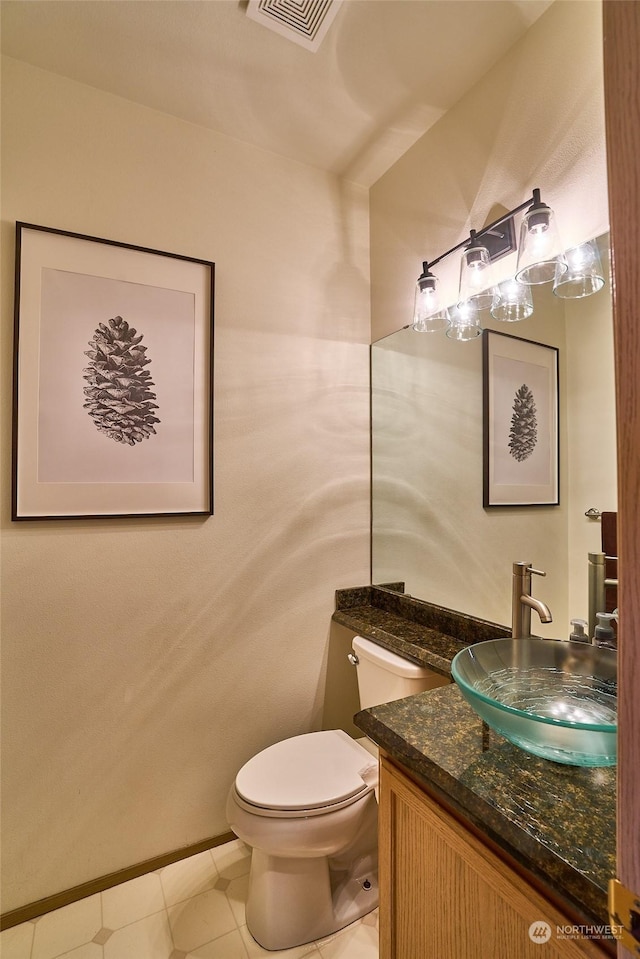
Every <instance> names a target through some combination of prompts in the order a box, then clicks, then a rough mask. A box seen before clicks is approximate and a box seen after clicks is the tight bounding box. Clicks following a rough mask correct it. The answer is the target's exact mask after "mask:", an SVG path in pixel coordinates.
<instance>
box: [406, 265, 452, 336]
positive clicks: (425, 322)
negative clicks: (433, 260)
mask: <svg viewBox="0 0 640 959" xmlns="http://www.w3.org/2000/svg"><path fill="white" fill-rule="evenodd" d="M448 325H449V316H448V314H447V311H446V310H443V309H441V307H440V297H439V295H438V279H437V277H435V276H434V275H433V273H432V272H431V270H430V269H429V264H428V263H423V264H422V273H421V274H420V276H419V277H418V279H417V282H416V292H415V298H414V303H413V328H414V330H415V331H416V333H438V332H439V331H441V330H446V328H447V327H448Z"/></svg>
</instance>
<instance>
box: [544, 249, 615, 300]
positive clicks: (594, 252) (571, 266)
mask: <svg viewBox="0 0 640 959" xmlns="http://www.w3.org/2000/svg"><path fill="white" fill-rule="evenodd" d="M564 261H565V263H566V269H564V270H561V269H559V268H558V267H559V265H560V264H558V266H556V274H555V280H554V283H553V292H554V293H555V295H556V296H559V297H562V298H563V299H569V298H571V299H575V300H579V299H582V298H583V297H585V296H591V294H592V293H597V292H598V290H601V289H602V287H603V286H604V273H603V271H602V262H601V260H600V253H599V252H598V244H597V242H596V241H595V240H588V241H587V243H582V244H581V245H580V246H577V247H575V248H574V249H573V250H567V252H566V253H565V255H564Z"/></svg>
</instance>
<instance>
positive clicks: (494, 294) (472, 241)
mask: <svg viewBox="0 0 640 959" xmlns="http://www.w3.org/2000/svg"><path fill="white" fill-rule="evenodd" d="M524 210H526V213H525V215H524V217H523V219H522V224H521V228H520V242H519V245H518V264H517V267H516V275H515V277H513V278H512V279H510V280H507V281H505V282H504V283H501V284H500V286H495V285H494V281H493V278H492V275H491V273H492V268H491V267H492V263H493V261H494V260H496V259H498V258H499V257H500V256H503V255H504V254H505V253H510V252H512V251H513V250H515V248H516V246H515V239H514V236H515V231H514V227H513V219H514V217H515V215H516V214H517V213H521V212H523V211H524ZM463 247H464V248H465V249H464V252H463V254H462V259H461V264H460V290H459V296H458V303H457V307H450V308H449V309H446V308H445V307H444V306H443V304H442V302H441V299H440V296H439V292H438V279H437V277H436V276H435V274H434V273H433V271H432V267H434V266H435V265H436V264H437V263H439V262H440V261H441V260H444V259H445V257H448V256H450V255H451V254H452V253H455V252H457V251H458V250H461V249H462V248H463ZM591 247H593V249H591ZM579 251H580V252H579ZM594 251H595V256H594ZM551 281H553V282H554V288H553V292H554V293H555V294H556V296H559V297H564V298H569V297H573V298H576V297H582V296H589V295H590V294H591V293H595V292H597V291H598V290H599V289H601V288H602V286H603V285H604V279H603V277H602V268H601V267H600V262H599V256H598V250H597V246H596V245H595V243H593V241H591V242H590V243H587V244H583V245H582V246H581V247H578V248H576V250H572V251H570V252H569V253H567V254H565V253H564V252H563V249H562V244H561V242H560V238H559V235H558V230H557V227H556V222H555V216H554V213H553V210H552V209H551V208H550V207H549V206H548V205H547V204H546V203H543V202H542V200H541V198H540V190H539V189H535V190H534V191H533V194H532V196H531V197H530V198H529V199H528V200H525V202H524V203H521V204H520V205H519V206H517V207H514V209H513V210H510V211H509V212H508V213H505V214H504V215H503V216H501V217H499V218H498V219H497V220H494V221H493V223H490V224H489V225H488V226H485V227H483V228H482V230H478V231H476V230H471V232H470V235H469V237H468V238H467V239H465V240H463V241H462V242H460V243H457V244H456V246H454V247H452V248H451V249H450V250H447V251H446V253H442V254H441V255H440V256H438V257H436V259H434V260H429V261H427V260H425V261H424V262H423V264H422V273H421V275H420V276H419V277H418V280H417V283H416V291H415V301H414V311H413V329H414V330H415V331H416V332H417V333H434V332H437V331H441V330H445V332H446V334H447V336H449V338H450V339H456V340H468V339H474V338H475V337H476V336H478V335H479V334H480V333H481V332H482V327H481V325H480V320H479V318H478V312H479V311H483V310H490V312H491V316H492V317H493V318H494V319H496V320H501V321H503V322H506V323H513V322H516V321H518V320H524V319H526V318H527V317H529V316H531V314H532V313H533V300H532V297H531V290H530V287H531V286H536V285H538V284H541V283H549V282H551Z"/></svg>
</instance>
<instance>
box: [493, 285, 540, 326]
mask: <svg viewBox="0 0 640 959" xmlns="http://www.w3.org/2000/svg"><path fill="white" fill-rule="evenodd" d="M532 313H533V297H532V295H531V287H530V286H528V285H527V284H526V283H520V281H519V280H516V278H515V277H512V278H511V279H510V280H505V281H504V283H501V284H500V286H499V287H498V300H497V302H496V303H495V305H494V306H492V307H491V316H492V317H493V318H494V320H501V321H502V322H503V323H517V322H518V321H519V320H526V319H527V317H528V316H531V314H532Z"/></svg>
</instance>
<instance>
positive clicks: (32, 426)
mask: <svg viewBox="0 0 640 959" xmlns="http://www.w3.org/2000/svg"><path fill="white" fill-rule="evenodd" d="M214 271H215V265H214V264H213V263H212V262H210V261H208V260H200V259H195V258H193V257H188V256H182V255H179V254H175V253H164V252H161V251H159V250H152V249H148V248H146V247H140V246H133V245H131V244H127V243H118V242H115V241H113V240H106V239H100V238H98V237H92V236H84V235H82V234H78V233H70V232H67V231H64V230H56V229H50V228H48V227H43V226H36V225H34V224H29V223H22V222H18V223H17V224H16V285H15V344H14V406H13V490H12V518H13V519H14V520H28V519H32V520H36V519H38V520H42V519H54V518H62V517H64V518H76V519H80V518H82V519H88V518H91V519H93V518H106V517H146V516H171V515H173V514H180V515H184V514H203V515H209V514H211V513H213V329H214V327H213V303H214Z"/></svg>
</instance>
